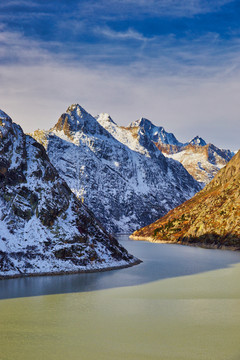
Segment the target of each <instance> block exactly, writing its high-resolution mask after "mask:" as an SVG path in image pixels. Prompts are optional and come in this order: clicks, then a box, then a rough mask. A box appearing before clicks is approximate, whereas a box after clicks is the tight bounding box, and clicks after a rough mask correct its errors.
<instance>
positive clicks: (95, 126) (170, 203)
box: [32, 105, 200, 233]
mask: <svg viewBox="0 0 240 360" xmlns="http://www.w3.org/2000/svg"><path fill="white" fill-rule="evenodd" d="M108 122H109V126H112V127H114V126H115V125H114V123H113V122H112V120H111V119H108ZM32 135H33V136H34V137H35V139H37V140H38V141H40V142H41V143H42V144H43V145H44V146H45V147H46V149H47V153H48V156H49V158H50V160H51V162H52V163H53V164H54V166H55V167H56V168H57V170H58V171H59V174H60V176H61V177H63V178H64V179H65V181H66V182H67V183H68V185H69V187H70V188H71V190H72V191H73V192H74V193H75V194H76V195H77V196H78V198H79V199H81V200H82V201H83V202H84V204H86V205H87V206H88V207H89V208H90V210H91V211H93V213H94V214H95V215H96V217H97V218H98V219H99V220H100V221H101V222H102V223H103V224H104V226H105V227H106V228H107V229H108V230H109V231H111V232H114V233H129V232H131V231H132V230H134V229H136V228H137V227H139V226H141V225H142V224H148V223H151V222H152V221H153V219H157V218H158V217H159V216H160V215H161V214H165V213H166V212H167V211H168V210H169V209H171V208H173V207H174V206H176V205H178V204H180V203H182V202H183V201H184V200H185V199H188V198H189V197H190V196H192V195H193V194H194V193H195V192H197V191H198V190H200V186H199V184H198V183H197V182H196V181H195V180H194V179H193V178H192V177H191V176H190V175H189V174H188V172H187V171H186V170H185V169H184V167H183V166H182V165H181V164H180V163H178V162H176V161H174V160H172V159H166V158H165V157H164V156H163V155H162V153H161V152H160V151H159V150H157V148H156V146H155V145H154V144H151V143H149V148H148V149H144V148H143V147H142V148H141V149H142V150H143V153H141V152H137V151H133V150H132V149H130V148H129V147H128V146H126V145H125V144H123V143H121V142H120V141H118V140H117V139H116V138H114V137H113V136H112V135H111V134H110V132H109V129H105V128H104V127H102V126H101V124H100V123H99V122H98V121H96V119H95V118H93V117H92V116H91V115H90V114H88V113H87V112H86V111H85V110H84V109H83V108H82V107H81V106H80V105H72V106H70V107H69V108H68V110H67V112H66V113H64V114H63V115H62V116H61V117H60V119H59V120H58V122H57V124H56V125H55V126H54V127H53V128H52V129H51V130H49V131H45V132H44V131H35V132H34V134H32Z"/></svg>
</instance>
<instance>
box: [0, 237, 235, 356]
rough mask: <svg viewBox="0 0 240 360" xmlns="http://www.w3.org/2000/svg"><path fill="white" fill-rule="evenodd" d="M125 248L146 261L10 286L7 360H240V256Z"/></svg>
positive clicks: (2, 316)
mask: <svg viewBox="0 0 240 360" xmlns="http://www.w3.org/2000/svg"><path fill="white" fill-rule="evenodd" d="M119 241H120V242H121V243H122V245H123V246H125V247H126V248H127V249H128V250H129V251H130V252H131V253H132V254H134V255H135V256H137V257H138V258H140V259H142V260H143V263H141V264H140V265H137V266H134V267H131V268H127V269H122V270H115V271H109V272H103V273H92V274H77V275H76V274H75V275H65V276H52V277H51V276H47V277H34V278H22V279H12V280H3V281H0V298H1V301H0V360H32V359H34V360H42V359H43V360H55V359H56V360H57V359H58V360H78V359H80V360H92V359H94V360H95V359H100V360H101V359H102V360H115V359H116V360H118V359H119V360H120V359H121V360H122V359H126V360H128V359H129V360H135V359H136V360H141V359H144V360H145V359H146V360H148V359H149V360H150V359H151V360H153V359H154V360H155V359H161V360H188V359H189V360H208V359H209V360H215V359H216V360H228V359H229V360H239V359H240V281H239V280H240V253H239V252H232V251H226V250H224V251H223V250H209V249H202V248H195V247H188V246H180V245H172V244H153V243H149V242H142V241H133V240H129V238H128V237H127V236H120V237H119Z"/></svg>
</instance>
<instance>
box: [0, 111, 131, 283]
mask: <svg viewBox="0 0 240 360" xmlns="http://www.w3.org/2000/svg"><path fill="white" fill-rule="evenodd" d="M136 262H138V260H137V259H136V258H134V257H133V256H131V255H129V254H128V252H127V251H126V250H125V249H124V248H122V247H121V246H120V245H119V244H118V242H117V240H116V239H115V238H113V237H112V236H111V235H109V234H108V233H107V232H106V230H105V228H104V227H103V226H102V225H101V224H100V223H99V221H97V220H96V219H95V217H94V215H93V214H92V212H91V211H90V210H89V209H88V208H87V207H86V206H85V204H83V203H82V201H81V200H79V199H78V198H77V197H76V195H74V194H73V193H72V192H71V190H70V188H69V186H68V185H67V183H66V182H65V181H64V180H63V179H62V178H61V177H60V176H59V174H58V172H57V170H56V168H55V167H54V166H53V165H52V164H51V162H50V161H49V158H48V156H47V154H46V151H45V149H44V147H43V146H42V145H41V144H39V143H38V142H37V141H36V140H34V139H33V138H32V137H31V136H28V135H25V134H24V133H23V131H22V129H21V127H20V126H19V125H17V124H15V123H13V122H12V120H11V118H10V117H9V116H8V115H7V114H6V113H4V112H3V111H0V277H1V276H2V277H6V276H19V275H29V274H42V273H62V272H77V271H81V270H84V271H85V270H97V269H104V268H110V267H119V266H128V265H131V264H134V263H136Z"/></svg>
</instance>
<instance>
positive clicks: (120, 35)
mask: <svg viewBox="0 0 240 360" xmlns="http://www.w3.org/2000/svg"><path fill="white" fill-rule="evenodd" d="M95 32H96V33H97V34H98V35H103V36H106V37H108V38H111V39H117V40H128V39H130V40H139V41H148V40H152V39H153V38H147V37H146V36H144V35H143V34H141V33H139V32H138V31H136V30H134V29H131V28H129V29H128V30H127V31H114V30H112V29H111V28H109V27H103V28H101V27H96V28H95Z"/></svg>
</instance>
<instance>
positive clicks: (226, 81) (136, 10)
mask: <svg viewBox="0 0 240 360" xmlns="http://www.w3.org/2000/svg"><path fill="white" fill-rule="evenodd" d="M239 98H240V2H239V1H232V0H211V1H209V0H185V1H180V0H121V1H117V0H108V1H107V0H98V1H97V0H81V1H79V0H48V1H47V0H5V1H2V2H1V3H0V109H1V110H3V111H5V112H6V113H7V114H9V115H10V116H11V117H12V119H13V121H15V122H16V123H18V124H20V125H21V126H22V128H23V129H24V131H26V132H29V131H33V130H35V129H37V128H39V129H49V128H51V127H52V126H53V125H54V124H55V123H56V122H57V120H58V118H59V117H60V115H61V114H62V113H63V112H65V111H66V109H67V107H68V106H69V105H71V104H73V103H79V104H80V105H81V106H82V107H83V108H85V110H87V111H88V112H89V113H91V114H92V115H93V116H95V115H97V114H99V113H101V112H107V113H109V114H110V115H111V117H112V118H113V120H114V121H115V122H117V123H118V124H119V125H127V124H129V123H130V122H132V121H135V120H137V119H139V118H140V117H146V118H148V119H149V120H151V121H152V122H153V123H154V124H155V125H159V126H163V127H164V128H165V130H166V131H168V132H173V133H174V134H175V136H176V137H177V138H178V140H179V141H182V142H186V141H188V140H191V139H192V138H193V137H195V136H196V135H199V136H201V137H202V138H204V140H205V141H206V142H210V143H213V144H215V145H216V146H218V147H220V148H227V149H231V150H237V149H239V148H240V141H239V135H240V99H239Z"/></svg>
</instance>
